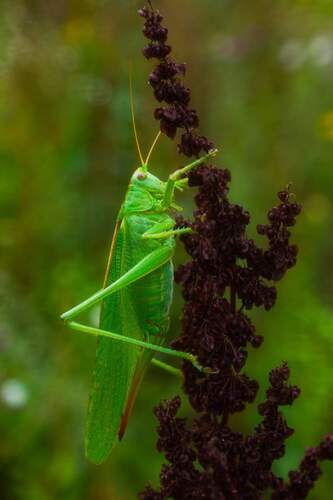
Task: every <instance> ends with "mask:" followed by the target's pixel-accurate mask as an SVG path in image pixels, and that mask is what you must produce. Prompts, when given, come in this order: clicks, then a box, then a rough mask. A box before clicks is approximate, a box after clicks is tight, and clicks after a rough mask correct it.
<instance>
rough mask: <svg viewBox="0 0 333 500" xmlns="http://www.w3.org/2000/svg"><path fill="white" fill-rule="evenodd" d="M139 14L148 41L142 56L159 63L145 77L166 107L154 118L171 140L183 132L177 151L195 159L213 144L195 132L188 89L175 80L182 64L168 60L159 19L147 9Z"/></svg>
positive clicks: (165, 32) (182, 71)
mask: <svg viewBox="0 0 333 500" xmlns="http://www.w3.org/2000/svg"><path fill="white" fill-rule="evenodd" d="M139 14H140V16H142V17H143V18H144V19H145V25H144V29H143V34H144V35H145V37H146V38H148V39H149V44H148V45H147V46H146V47H145V48H144V49H143V54H144V56H145V57H146V58H147V59H152V58H155V59H158V61H159V64H158V65H157V66H156V68H155V69H154V70H153V71H152V72H151V74H150V76H149V83H150V85H151V86H152V88H153V90H154V95H155V97H156V99H157V100H158V102H163V101H164V102H165V103H166V104H167V106H163V107H159V108H157V109H156V110H155V118H156V120H159V122H160V128H161V131H162V132H163V133H165V134H166V135H167V136H168V137H170V138H171V139H174V138H175V136H176V134H177V130H178V129H183V133H182V135H181V138H180V143H179V145H178V150H179V152H180V153H183V154H185V155H186V156H189V157H190V156H199V154H200V152H202V151H205V152H206V153H208V151H209V150H210V149H212V147H213V144H212V143H211V142H210V141H209V140H208V139H207V138H206V137H204V136H200V135H198V134H197V133H196V132H195V129H197V127H198V126H199V118H198V115H197V112H196V111H195V110H194V109H191V108H189V104H190V98H191V95H190V90H189V89H188V88H186V87H185V85H184V84H183V83H182V81H181V79H180V78H179V77H182V76H184V75H185V73H186V65H185V64H177V63H175V62H174V61H172V59H171V58H170V57H169V54H170V52H171V47H170V45H167V44H166V41H167V37H168V30H167V29H166V28H164V27H163V26H162V24H161V23H162V20H163V17H162V16H161V14H160V13H159V12H157V11H153V10H152V9H151V8H147V7H143V8H142V9H140V10H139Z"/></svg>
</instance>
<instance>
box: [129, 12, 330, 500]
mask: <svg viewBox="0 0 333 500" xmlns="http://www.w3.org/2000/svg"><path fill="white" fill-rule="evenodd" d="M139 14H140V16H142V17H143V18H144V20H145V23H144V28H143V34H144V35H145V37H146V38H148V40H149V43H148V45H147V46H146V47H145V48H144V50H143V53H144V55H145V57H146V58H147V59H157V60H158V64H157V66H156V67H155V68H154V69H153V71H152V72H151V74H150V76H149V83H150V85H151V87H152V89H153V91H154V96H155V98H156V99H157V101H158V103H159V107H158V108H157V109H156V110H155V118H156V119H157V120H159V122H160V129H161V131H162V132H163V133H164V134H166V135H167V136H168V137H170V138H171V139H174V138H176V136H177V132H178V131H180V142H179V144H178V150H179V153H182V154H184V155H186V156H189V157H190V156H198V155H199V154H200V153H201V152H202V151H206V152H208V151H209V150H210V149H212V148H213V143H212V142H211V141H209V140H208V139H207V138H206V137H204V136H200V135H198V134H197V132H196V130H197V128H198V126H199V118H198V115H197V112H196V111H195V110H194V109H192V108H191V107H190V101H191V93H190V90H189V89H188V88H187V87H186V86H185V85H184V84H183V82H182V78H183V77H184V76H185V73H186V66H185V64H179V63H176V62H175V61H173V60H172V58H171V55H170V54H171V46H170V45H168V44H167V38H168V30H167V29H166V28H165V27H164V26H163V25H162V21H163V17H162V16H161V14H160V13H159V12H158V11H156V10H154V9H153V8H152V5H151V3H149V6H148V7H143V8H142V9H140V11H139ZM160 103H164V105H162V106H160ZM230 181H231V175H230V172H229V171H228V170H227V169H219V168H216V167H213V166H211V165H202V166H200V167H199V168H197V169H196V170H195V171H192V172H191V173H190V174H189V185H190V186H195V187H197V188H198V193H197V195H196V196H195V203H196V209H195V211H194V218H193V220H192V221H185V220H183V219H182V218H179V220H178V224H179V225H181V226H184V225H187V226H190V227H191V228H192V229H193V233H191V234H187V235H183V236H182V238H181V239H182V241H183V243H184V245H185V248H186V251H187V253H188V254H189V255H190V257H191V260H190V261H189V262H188V263H187V264H185V265H183V266H181V267H180V268H179V269H178V270H177V271H176V274H175V279H176V281H177V282H178V283H180V284H181V285H182V291H183V297H184V299H185V306H184V310H183V324H182V326H183V328H182V335H181V337H180V338H179V339H177V340H176V341H174V342H173V347H174V348H176V349H180V350H183V351H187V352H191V353H193V354H195V355H196V356H197V357H198V359H199V361H200V363H201V364H202V365H203V366H207V367H208V366H209V367H211V368H212V369H213V372H214V374H211V375H208V374H204V373H201V372H199V371H198V370H196V369H195V368H194V367H193V366H192V365H191V364H190V363H186V362H185V363H184V365H183V373H184V379H185V381H184V391H185V393H186V394H187V395H188V397H189V400H190V403H191V405H192V407H193V408H194V409H195V410H196V412H197V417H196V418H195V420H194V422H193V424H192V426H189V425H188V423H187V422H186V420H185V419H181V418H179V417H177V412H178V409H179V407H180V404H181V400H180V398H179V397H178V396H177V397H175V398H174V399H173V400H171V401H167V402H164V403H162V404H160V405H159V406H158V407H157V408H156V409H155V414H156V417H157V418H158V420H159V427H158V434H159V439H158V443H157V448H158V450H159V451H160V452H163V453H164V454H165V457H166V459H167V461H168V464H167V465H164V466H163V467H162V471H161V474H160V490H159V491H156V490H154V489H153V488H151V487H150V486H148V487H147V488H146V489H145V490H144V491H143V492H142V493H141V494H140V498H141V500H166V499H168V498H173V499H175V500H184V499H189V500H191V499H192V500H197V499H198V500H199V499H201V500H233V499H235V500H238V499H240V500H259V499H263V498H264V494H265V493H267V492H269V491H271V492H272V494H271V498H272V499H274V500H282V499H286V500H287V499H288V500H292V499H301V498H306V496H307V495H308V493H309V491H310V490H311V489H312V487H313V486H314V484H315V481H316V480H317V479H318V478H319V476H320V474H321V470H320V462H321V461H322V460H333V436H327V437H326V438H325V439H324V440H323V441H322V443H321V444H320V445H319V446H318V447H317V448H310V449H309V450H307V451H306V453H305V456H304V458H303V460H302V462H301V464H300V466H299V469H298V470H296V471H291V472H290V473H289V480H288V481H284V480H283V479H282V478H279V477H277V476H276V475H275V474H274V473H273V472H272V466H273V463H274V461H275V460H277V459H279V458H281V457H282V456H283V455H284V453H285V441H286V439H287V438H288V437H290V436H291V435H292V434H293V432H294V431H293V429H291V428H290V427H289V426H288V424H287V422H286V420H285V418H284V416H283V414H282V413H281V411H280V407H282V406H285V405H291V404H293V402H294V401H295V399H296V398H297V397H298V395H299V393H300V389H299V388H298V387H296V386H293V385H289V384H288V379H289V375H290V373H289V368H288V365H287V363H286V362H283V363H282V364H281V365H280V366H279V367H278V368H275V369H273V370H271V372H270V374H269V382H270V386H269V388H268V389H267V391H266V400H265V401H264V402H263V403H261V404H260V405H259V406H258V412H259V414H260V416H261V423H260V424H259V425H258V426H257V427H256V428H255V429H254V431H253V432H252V434H250V435H243V434H241V433H239V432H234V431H233V430H231V428H230V427H229V425H228V422H229V416H230V415H231V414H233V413H236V412H240V411H243V410H245V408H246V405H247V403H252V402H253V401H254V400H255V398H256V395H257V391H258V387H259V386H258V383H257V381H255V380H252V379H250V378H249V377H248V376H247V375H246V374H245V373H244V366H245V364H246V360H247V356H248V348H249V346H251V347H253V348H258V347H260V345H261V344H262V341H263V337H262V336H259V335H258V334H257V333H256V328H255V326H254V324H253V323H252V322H251V320H250V318H249V317H248V316H247V314H246V311H247V310H250V309H253V308H254V307H261V306H262V307H264V309H265V310H266V311H269V310H270V309H271V308H272V307H273V306H274V304H275V301H276V297H277V291H276V287H275V283H276V282H277V281H279V280H280V279H282V278H283V277H284V276H285V274H286V272H287V271H288V270H289V269H290V268H291V267H293V266H294V265H295V264H296V258H297V253H298V249H297V247H296V245H294V244H291V243H290V236H291V233H290V228H291V227H292V226H294V225H295V223H296V218H297V216H298V215H299V214H300V212H301V206H300V205H299V204H298V203H296V202H295V201H294V197H293V195H292V194H291V193H290V190H289V188H288V187H287V188H286V189H284V190H283V191H280V192H279V193H278V200H279V202H278V204H277V205H276V206H275V207H273V208H272V209H271V210H269V212H268V214H267V219H268V221H267V223H266V224H264V225H258V226H257V232H258V234H259V235H261V236H263V237H264V238H265V239H266V245H265V247H264V248H262V247H260V246H258V245H257V244H256V243H255V242H254V240H252V239H249V238H248V237H247V231H246V230H247V226H248V225H249V223H250V214H249V213H248V212H247V211H246V210H244V209H243V207H241V206H240V205H237V204H234V203H231V202H230V200H229V197H228V193H229V183H230Z"/></svg>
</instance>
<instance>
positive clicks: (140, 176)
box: [136, 172, 147, 181]
mask: <svg viewBox="0 0 333 500" xmlns="http://www.w3.org/2000/svg"><path fill="white" fill-rule="evenodd" d="M146 177H147V175H146V174H144V173H143V172H140V173H139V174H138V175H137V176H136V178H137V179H138V180H139V181H143V180H144V179H146Z"/></svg>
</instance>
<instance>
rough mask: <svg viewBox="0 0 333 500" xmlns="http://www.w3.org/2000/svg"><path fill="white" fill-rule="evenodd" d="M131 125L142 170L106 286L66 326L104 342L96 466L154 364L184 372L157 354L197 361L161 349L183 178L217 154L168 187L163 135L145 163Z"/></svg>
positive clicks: (122, 216)
mask: <svg viewBox="0 0 333 500" xmlns="http://www.w3.org/2000/svg"><path fill="white" fill-rule="evenodd" d="M131 103H132V106H131V107H132V119H133V128H134V135H135V139H136V144H137V149H138V153H139V157H140V161H141V166H140V167H139V168H137V169H136V170H135V172H134V174H133V175H132V177H131V180H130V182H129V186H128V189H127V193H126V196H125V200H124V202H123V204H122V206H121V208H120V211H119V214H118V217H117V221H116V225H115V230H114V234H113V239H112V244H111V250H110V256H109V261H108V266H107V270H106V274H105V280H104V287H103V288H102V289H101V290H100V291H98V292H96V293H95V294H94V295H92V296H91V297H89V298H88V299H86V300H85V301H83V302H82V303H81V304H79V305H77V306H75V307H73V308H72V309H70V310H69V311H67V312H65V313H64V314H62V316H61V318H62V319H63V320H64V321H65V323H66V324H67V325H68V326H69V327H71V328H73V329H74V330H78V331H80V332H85V333H89V334H92V335H96V336H98V347H97V353H96V362H95V370H94V375H93V382H92V388H91V393H90V401H89V407H88V416H87V424H86V434H85V448H86V456H87V458H88V459H89V460H91V461H92V462H94V463H97V464H98V463H101V462H103V461H104V460H106V458H107V457H108V455H109V453H110V451H111V448H112V447H113V446H114V444H115V443H116V441H117V438H119V439H121V438H122V436H123V434H124V432H125V429H126V426H127V421H128V417H129V414H130V412H131V409H132V407H133V403H134V400H135V397H136V394H137V391H138V388H139V385H140V383H141V381H142V378H143V376H144V373H145V371H146V369H147V367H148V366H149V364H150V362H153V363H154V364H155V365H157V366H159V367H161V368H165V369H166V370H168V371H170V372H173V373H177V372H179V370H177V369H176V368H174V367H172V366H169V365H167V364H166V363H164V362H161V361H159V360H155V359H153V357H154V354H155V353H156V352H161V353H164V354H168V355H172V356H174V357H178V358H182V359H185V360H188V361H190V362H191V363H193V365H194V366H196V367H197V368H198V369H199V370H203V369H204V368H203V367H201V366H200V364H199V363H198V361H197V359H196V358H195V356H194V355H192V354H190V353H186V352H180V351H176V350H173V349H168V348H166V347H163V346H162V344H163V342H164V341H165V338H166V334H167V331H168V326H169V311H170V306H171V302H172V290H173V265H172V258H173V254H174V247H175V237H176V236H177V235H179V234H184V233H187V232H190V231H191V230H190V229H189V228H177V229H176V228H175V221H174V219H173V218H172V217H171V215H170V210H171V209H175V210H177V208H178V209H179V207H177V205H176V204H175V203H174V193H175V189H179V190H182V189H183V188H184V187H186V186H187V179H186V178H184V175H185V174H186V173H188V172H189V171H190V170H191V169H193V168H195V167H197V166H198V165H200V164H201V163H203V162H205V161H206V160H208V159H209V158H212V157H213V156H215V155H216V153H217V150H212V151H210V152H209V153H208V154H206V155H205V156H203V157H201V158H199V159H197V160H196V161H194V162H192V163H190V164H189V165H187V166H186V167H183V168H181V169H179V170H176V171H175V172H174V173H172V174H171V175H170V176H169V179H168V180H167V182H162V181H161V180H160V179H158V178H157V177H155V176H154V175H153V174H151V173H150V172H149V171H148V162H149V159H150V156H151V153H152V151H153V148H154V146H155V144H156V142H157V139H158V137H159V135H160V133H159V134H158V135H157V137H156V139H155V141H154V143H153V145H152V147H151V149H150V151H149V154H148V156H147V158H146V160H145V161H144V159H143V156H142V153H141V149H140V145H139V141H138V136H137V130H136V125H135V119H134V113H133V102H132V100H131ZM98 303H101V315H100V322H99V328H94V327H90V326H86V325H82V324H80V323H77V322H76V321H74V318H75V317H76V316H77V315H78V314H80V313H81V312H83V311H85V310H87V309H89V308H90V307H92V306H94V305H95V304H98Z"/></svg>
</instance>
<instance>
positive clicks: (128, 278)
mask: <svg viewBox="0 0 333 500" xmlns="http://www.w3.org/2000/svg"><path fill="white" fill-rule="evenodd" d="M172 254H173V250H172V249H171V248H168V247H166V248H165V247H162V248H159V249H158V250H155V251H153V252H151V253H150V254H148V255H147V256H146V257H145V258H143V259H142V260H141V261H140V262H138V264H136V265H135V266H133V267H132V269H130V270H129V271H127V273H125V274H124V275H123V276H121V277H120V278H119V279H118V280H116V281H115V282H114V283H111V285H109V286H108V287H106V288H103V289H102V290H100V291H99V292H97V293H95V294H94V295H92V296H91V297H89V298H88V299H87V300H85V301H83V302H81V304H79V305H77V306H75V307H73V308H72V309H70V310H69V311H67V312H65V313H64V314H62V316H61V318H62V319H63V320H64V321H65V322H66V324H68V326H69V327H70V328H73V329H74V330H78V331H81V332H84V333H90V334H92V335H102V336H104V337H109V338H112V339H114V340H118V341H120V342H127V343H128V344H132V345H137V346H139V347H144V348H146V349H151V350H153V351H156V352H162V353H164V354H168V355H172V356H174V357H176V358H177V357H178V358H182V359H185V360H187V361H190V362H191V363H192V364H193V365H194V366H195V367H196V368H198V369H199V370H201V371H202V370H204V369H203V368H202V366H201V365H200V364H199V363H198V362H197V360H196V357H195V356H193V355H192V354H190V353H186V352H181V351H176V350H174V349H167V348H164V347H160V346H156V345H154V344H150V343H149V342H144V341H141V340H137V339H133V338H131V337H125V336H123V335H120V334H118V333H112V332H108V331H105V330H100V329H98V328H93V327H90V326H85V325H81V324H80V323H76V322H75V321H71V319H73V318H74V317H75V316H77V315H78V314H80V313H81V312H83V311H85V310H86V309H89V308H90V307H92V306H93V305H94V304H96V303H97V302H100V301H101V300H103V299H104V298H106V297H107V296H109V295H111V294H112V293H115V292H117V291H119V290H121V289H122V288H125V287H126V286H128V285H130V284H131V283H133V282H135V281H137V280H139V279H140V278H142V277H144V276H146V275H147V274H149V273H151V272H152V271H154V270H155V269H157V268H158V267H160V266H162V265H163V264H164V263H166V262H167V261H168V260H170V258H171V257H172Z"/></svg>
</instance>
